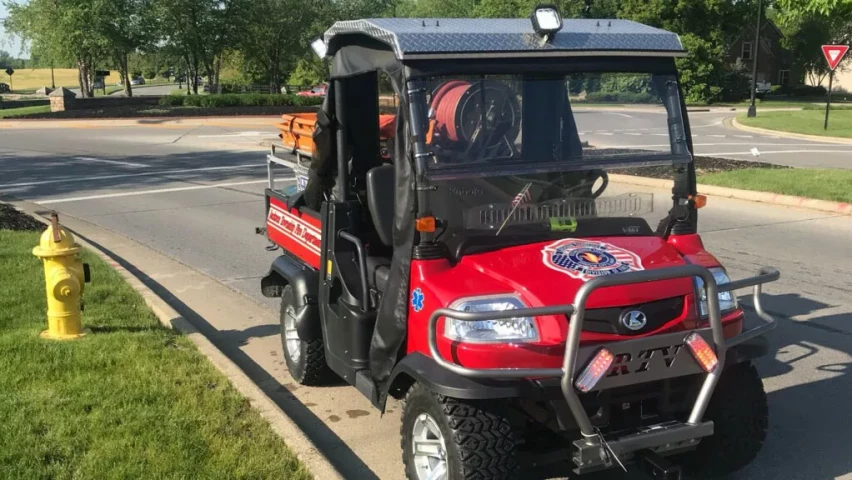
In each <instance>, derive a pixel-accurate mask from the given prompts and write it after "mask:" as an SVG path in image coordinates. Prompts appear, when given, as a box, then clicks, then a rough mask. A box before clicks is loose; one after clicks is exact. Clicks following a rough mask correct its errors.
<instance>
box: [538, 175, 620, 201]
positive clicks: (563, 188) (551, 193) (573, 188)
mask: <svg viewBox="0 0 852 480" xmlns="http://www.w3.org/2000/svg"><path fill="white" fill-rule="evenodd" d="M581 173H582V174H584V175H583V177H582V178H579V179H578V178H576V177H575V178H574V179H573V180H574V182H571V183H573V185H566V184H565V183H566V182H565V180H566V176H567V175H577V174H581ZM598 180H602V182H601V186H600V187H598V189H597V190H592V188H594V186H595V183H597V181H598ZM607 186H609V175H607V173H606V171H604V170H588V171H585V172H565V173H561V174H559V177H558V178H557V179H555V181H553V182H552V183H551V184H550V185H549V186H548V187H547V188H546V189H545V190H544V192H542V194H541V196H542V197H543V198H565V197H569V198H571V197H577V198H586V199H595V198H598V197H600V196H601V195H602V194H603V192H604V191H605V190H606V187H607Z"/></svg>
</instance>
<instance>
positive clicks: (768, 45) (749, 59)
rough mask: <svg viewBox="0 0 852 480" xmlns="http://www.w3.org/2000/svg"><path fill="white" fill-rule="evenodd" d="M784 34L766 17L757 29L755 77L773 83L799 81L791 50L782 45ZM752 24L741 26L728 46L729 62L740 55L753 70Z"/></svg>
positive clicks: (742, 60)
mask: <svg viewBox="0 0 852 480" xmlns="http://www.w3.org/2000/svg"><path fill="white" fill-rule="evenodd" d="M783 39H784V34H783V33H781V30H779V29H778V27H777V26H775V23H773V22H772V21H771V20H766V21H765V22H763V25H762V26H761V29H760V51H759V53H758V55H757V81H758V83H762V82H769V83H770V84H772V85H796V84H799V83H801V74H800V73H798V72H796V71H795V67H794V64H793V53H792V52H791V51H790V50H788V49H786V48H784V46H783V45H782V44H781V41H782V40H783ZM756 50H757V49H756V47H755V44H754V27H746V28H744V29H743V31H742V33H741V34H740V35H739V37H737V38H736V40H734V42H733V43H732V44H731V47H730V49H729V50H728V58H727V60H728V63H730V64H731V65H733V64H735V63H736V62H737V60H738V59H739V60H740V61H741V62H742V64H743V65H744V66H745V67H746V69H747V70H748V73H749V75H750V74H751V71H752V65H753V62H754V54H755V52H756Z"/></svg>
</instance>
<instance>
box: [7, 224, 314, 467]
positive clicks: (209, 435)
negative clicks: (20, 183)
mask: <svg viewBox="0 0 852 480" xmlns="http://www.w3.org/2000/svg"><path fill="white" fill-rule="evenodd" d="M6 212H8V210H6ZM4 215H6V213H4V211H3V210H0V217H2V216H4ZM5 220H8V219H5ZM13 224H14V222H9V221H4V219H3V218H0V225H13ZM39 233H40V232H38V231H12V230H0V278H2V280H0V385H2V387H0V478H3V479H22V480H23V479H26V480H30V479H39V478H44V479H46V478H51V479H72V478H97V479H127V478H183V479H189V478H191V479H220V478H221V479H225V478H227V479H241V478H252V479H255V478H257V479H260V478H264V479H265V478H281V479H285V478H286V479H308V478H311V476H310V474H309V473H308V472H307V470H306V469H305V467H304V466H303V465H302V464H301V463H300V462H299V461H298V460H297V459H296V458H295V456H294V455H293V453H292V452H291V451H290V450H289V449H288V448H287V446H286V445H285V444H284V443H283V441H282V440H281V439H280V438H279V437H278V436H276V435H275V434H274V433H273V431H272V430H271V429H270V427H269V425H268V424H267V423H266V422H265V421H264V420H263V419H262V418H261V416H260V415H259V414H258V413H257V412H256V411H255V410H253V409H252V407H251V406H250V404H249V402H248V401H247V400H246V399H245V398H243V397H242V396H240V395H239V394H238V393H237V391H236V390H235V389H234V388H233V387H232V386H231V385H230V383H229V382H228V380H227V379H226V378H225V377H224V376H222V375H221V374H220V373H219V372H218V371H217V370H215V368H214V367H213V366H212V365H211V364H210V363H209V362H208V361H207V359H205V358H204V357H203V356H202V355H201V354H200V353H199V352H198V351H197V350H196V348H195V346H194V345H193V344H192V342H191V341H190V340H189V339H188V338H186V337H183V336H181V335H180V334H178V333H176V332H174V331H171V330H169V329H167V328H165V327H163V326H161V325H160V323H159V322H158V321H157V318H156V317H155V316H154V314H153V313H152V312H151V311H150V310H149V309H148V308H147V307H146V306H145V303H144V301H143V299H142V298H141V297H140V296H139V295H138V294H137V293H136V292H135V291H134V290H133V289H132V288H131V287H130V286H129V285H128V284H127V283H125V282H124V281H123V280H122V278H121V276H120V275H119V274H118V273H117V272H116V271H115V270H113V269H112V268H111V267H109V266H108V265H107V264H106V263H105V262H103V261H102V260H101V259H100V258H99V257H97V256H95V255H94V254H92V253H90V252H88V251H86V252H84V253H83V261H84V262H86V263H88V264H89V265H90V267H91V272H92V281H91V283H89V284H86V287H85V293H84V296H83V298H84V300H85V311H84V312H83V323H84V326H85V327H87V328H89V329H91V331H92V333H91V334H90V335H88V336H86V337H83V338H81V339H77V340H72V341H50V340H43V339H41V338H39V336H38V334H39V332H40V331H42V330H44V329H45V328H46V325H47V320H46V317H45V312H46V310H45V309H46V300H45V286H44V276H43V269H42V265H41V263H40V261H39V260H38V259H36V258H35V257H34V256H33V255H32V253H31V249H32V247H34V246H35V245H36V244H37V242H38V239H39Z"/></svg>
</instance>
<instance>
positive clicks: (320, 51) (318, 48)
mask: <svg viewBox="0 0 852 480" xmlns="http://www.w3.org/2000/svg"><path fill="white" fill-rule="evenodd" d="M311 49H312V50H313V51H314V53H316V54H317V56H318V57H319V58H325V55H326V54H327V53H328V45H326V44H325V40H323V39H322V37H319V38H317V39H315V40H312V41H311Z"/></svg>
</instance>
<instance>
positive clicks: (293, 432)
mask: <svg viewBox="0 0 852 480" xmlns="http://www.w3.org/2000/svg"><path fill="white" fill-rule="evenodd" d="M0 201H3V200H0ZM15 203H17V204H18V205H15ZM22 205H25V206H24V208H21V206H22ZM13 206H14V207H15V208H16V209H18V210H19V211H21V212H23V213H26V214H27V215H30V216H31V217H33V218H35V219H36V220H38V221H40V222H42V223H44V224H45V225H49V223H50V222H49V221H48V220H47V219H45V218H43V217H41V216H39V215H38V214H37V213H36V212H35V208H34V207H35V204H32V203H30V202H19V201H16V202H14V203H13ZM60 223H61V219H60ZM69 230H71V229H70V228H69ZM71 231H72V232H73V233H76V232H74V230H71ZM76 240H77V243H79V244H80V245H82V246H83V247H85V248H86V249H88V250H89V251H91V252H94V253H95V254H96V255H98V256H99V257H100V258H101V259H103V260H104V261H105V262H106V263H108V264H109V265H110V266H111V267H112V268H114V269H115V270H116V271H118V273H119V274H120V275H121V276H122V278H124V280H125V281H126V282H127V283H128V284H129V285H130V286H131V287H133V289H134V290H136V291H137V292H139V294H140V295H141V296H142V298H143V299H144V300H145V304H146V305H148V307H149V308H150V309H151V310H152V311H153V312H154V314H155V315H156V316H157V318H158V319H159V320H160V323H161V324H163V326H165V327H167V328H171V329H174V330H177V331H178V332H180V333H182V334H184V335H186V336H187V337H188V338H189V339H190V340H191V341H192V343H194V344H195V346H196V347H197V348H198V350H199V352H201V354H202V355H204V356H205V357H207V359H208V360H209V361H210V362H211V363H212V364H213V365H214V366H215V367H216V368H217V369H218V370H219V371H220V372H221V373H222V374H223V375H224V376H225V377H226V378H227V379H228V381H230V382H231V385H233V386H234V388H236V389H237V391H238V392H240V394H242V395H243V396H244V397H246V398H247V399H248V400H249V402H250V403H251V406H252V407H253V408H255V409H256V410H257V411H258V412H259V413H260V415H261V417H263V418H264V419H265V420H266V421H267V422H269V425H270V427H272V430H273V431H274V432H275V434H277V435H278V436H279V437H281V438H282V439H283V440H284V442H285V443H286V444H287V447H288V448H289V449H290V450H291V451H292V452H293V453H294V454H295V455H296V457H297V458H298V459H299V461H301V462H302V463H303V464H305V466H306V467H307V469H308V470H309V471H310V472H311V474H312V475H313V476H314V478H318V479H323V480H325V479H341V480H342V479H343V476H342V475H340V473H339V472H338V471H337V470H336V469H335V468H334V466H332V464H331V463H330V462H329V461H328V459H327V458H326V457H325V456H324V455H323V454H322V453H321V452H320V451H319V449H317V448H316V446H315V445H314V444H313V442H311V441H310V439H308V437H307V436H305V434H304V433H303V432H302V430H301V429H300V428H299V427H298V426H297V425H296V424H295V423H294V422H293V421H292V420H291V419H290V418H289V417H288V416H287V415H286V414H285V413H284V412H283V411H282V410H281V409H280V408H279V407H278V405H277V404H276V403H275V402H274V401H273V400H272V399H271V398H269V397H268V396H267V395H266V394H265V393H264V392H263V390H262V389H261V388H260V387H258V386H257V384H255V383H254V382H253V381H252V380H251V378H249V376H248V375H246V374H245V372H243V370H242V369H240V367H239V366H237V364H235V363H234V362H233V361H232V360H231V359H230V358H228V357H227V355H225V354H224V353H222V351H221V350H219V349H218V348H217V347H216V346H215V345H214V344H213V343H212V342H211V341H210V340H209V339H208V338H207V337H206V336H204V334H202V333H201V332H200V331H199V330H198V329H197V328H196V327H195V325H193V324H192V323H191V322H190V321H189V320H187V319H185V318H184V317H183V316H181V315H180V314H179V313H178V312H177V311H175V310H174V309H173V308H172V307H171V306H170V305H169V304H168V303H167V302H166V301H165V300H163V299H162V298H161V297H160V296H159V295H157V294H156V293H154V292H153V291H152V290H151V289H150V288H148V287H147V286H146V285H145V284H144V283H142V281H141V280H140V279H139V278H137V277H136V276H135V275H133V274H132V273H131V272H130V271H128V270H127V269H125V268H124V267H122V266H121V265H119V264H118V263H116V261H115V260H113V259H112V258H111V257H110V256H109V255H107V254H106V252H104V251H102V250H101V249H99V248H97V247H95V246H94V245H92V244H90V243H89V242H87V241H86V240H84V239H82V238H80V235H76Z"/></svg>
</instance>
